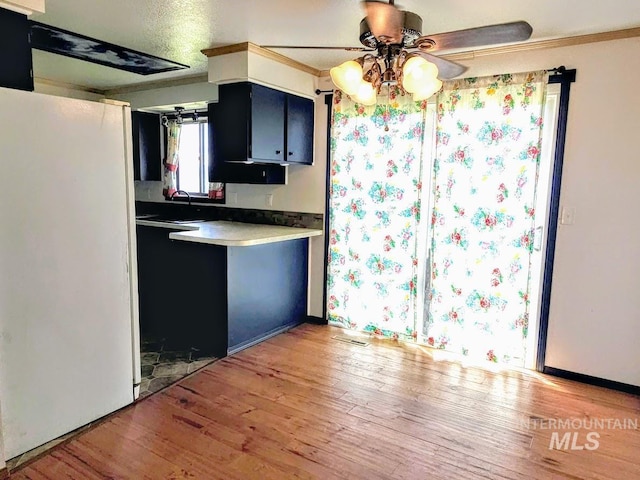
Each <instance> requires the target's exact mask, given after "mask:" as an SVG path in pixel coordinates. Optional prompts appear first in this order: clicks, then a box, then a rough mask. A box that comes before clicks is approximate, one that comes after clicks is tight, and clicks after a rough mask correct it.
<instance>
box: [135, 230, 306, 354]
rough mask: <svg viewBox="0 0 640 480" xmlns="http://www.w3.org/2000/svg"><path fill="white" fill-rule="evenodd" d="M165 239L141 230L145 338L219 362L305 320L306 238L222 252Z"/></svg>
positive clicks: (162, 232) (164, 233)
mask: <svg viewBox="0 0 640 480" xmlns="http://www.w3.org/2000/svg"><path fill="white" fill-rule="evenodd" d="M167 235H168V233H167V231H166V230H165V229H162V228H155V227H139V228H138V236H139V241H138V247H139V254H138V265H139V278H140V282H139V287H140V323H141V329H142V330H143V331H151V332H153V334H154V335H158V336H161V337H164V338H166V339H167V344H169V345H170V347H171V348H174V349H176V350H179V349H181V348H192V347H195V348H198V349H199V350H200V351H202V352H203V353H207V354H209V355H213V356H216V357H218V358H220V357H224V356H226V355H227V354H230V353H234V352H237V351H239V350H241V349H243V348H246V347H248V346H250V345H253V344H255V343H257V342H259V341H261V340H264V339H266V338H268V337H269V336H272V335H274V334H277V333H280V332H282V331H284V330H286V329H288V328H291V327H293V326H295V325H298V324H300V323H302V322H304V321H305V319H306V314H307V282H308V279H307V275H308V245H309V244H308V239H306V238H305V239H298V240H289V241H284V242H275V243H268V244H264V245H255V246H248V247H224V246H218V245H207V244H202V243H195V242H185V241H180V240H174V241H169V240H167V238H166V236H167ZM162 237H164V238H162Z"/></svg>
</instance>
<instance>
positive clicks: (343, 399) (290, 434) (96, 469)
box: [11, 325, 640, 480]
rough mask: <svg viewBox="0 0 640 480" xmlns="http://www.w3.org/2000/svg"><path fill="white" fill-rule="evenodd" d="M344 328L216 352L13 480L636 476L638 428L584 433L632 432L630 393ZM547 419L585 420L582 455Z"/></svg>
mask: <svg viewBox="0 0 640 480" xmlns="http://www.w3.org/2000/svg"><path fill="white" fill-rule="evenodd" d="M343 334H344V331H342V330H340V329H337V328H332V327H324V326H315V325H303V326H301V327H299V328H296V329H294V330H292V331H290V332H288V333H285V334H282V335H279V336H277V337H274V338H272V339H270V340H268V341H266V342H263V343H261V344H260V345H257V346H254V347H252V348H250V349H247V350H245V351H243V352H240V353H239V354H237V355H234V356H232V357H228V358H225V359H223V360H220V361H218V362H216V363H214V364H212V365H210V366H208V367H206V368H205V369H204V370H201V371H200V372H198V373H196V374H194V375H192V376H191V377H188V378H186V379H184V380H182V381H181V382H179V383H178V384H177V385H174V386H171V387H169V388H168V389H166V390H164V391H162V392H160V393H158V394H155V395H153V396H151V397H149V398H147V399H145V400H143V401H141V402H138V403H137V404H135V405H133V406H131V407H129V408H126V409H124V410H123V411H121V412H118V413H117V414H115V415H113V416H111V417H110V418H108V419H107V420H106V421H104V422H102V423H101V424H99V425H98V426H97V427H95V428H92V429H91V430H89V431H88V432H85V433H82V434H81V435H79V436H78V437H76V438H75V439H74V440H72V441H70V442H68V443H66V444H64V445H62V446H59V447H57V448H55V449H54V450H53V451H52V452H51V453H49V454H47V455H46V456H44V457H42V458H40V459H38V460H36V461H34V462H33V463H31V464H29V465H27V466H26V467H24V468H22V469H21V470H18V471H17V472H14V473H13V474H12V476H11V478H12V479H55V480H57V479H63V478H65V479H66V478H72V479H83V480H84V479H105V478H131V479H143V478H145V479H146V478H149V479H181V478H189V479H193V478H202V479H216V478H220V479H238V480H244V479H251V478H259V479H261V480H262V479H264V480H266V479H278V480H282V479H289V478H322V479H333V478H354V479H356V478H363V479H391V478H393V479H427V478H428V479H440V478H442V479H465V480H467V479H507V478H508V479H528V478H533V479H546V478H571V479H577V478H599V479H625V480H633V479H640V431H639V430H638V429H637V428H632V429H626V430H625V429H612V428H594V427H593V426H592V428H582V427H589V425H588V420H586V419H594V420H600V421H605V420H607V421H609V419H612V420H615V419H617V420H619V421H621V422H627V426H631V427H633V426H634V425H633V422H631V423H632V424H631V425H628V423H629V421H633V420H635V421H636V423H637V420H638V419H639V418H640V398H638V397H637V396H634V395H630V394H624V393H619V392H615V391H610V390H607V389H603V388H599V387H593V386H588V385H583V384H579V383H574V382H571V381H567V380H561V379H557V378H554V377H548V376H543V375H539V374H537V373H535V372H518V371H502V372H494V371H491V370H488V369H485V368H480V367H468V366H463V365H461V364H460V363H457V362H451V361H445V360H438V359H434V358H433V356H434V351H432V350H429V349H427V348H423V347H416V346H411V345H403V344H398V343H392V342H388V341H381V340H375V339H374V340H372V341H371V342H370V344H369V345H368V346H364V347H363V346H357V345H353V344H349V343H344V342H341V341H338V340H336V339H334V338H332V337H334V336H336V335H343ZM435 353H436V354H437V353H438V352H435ZM436 356H437V355H436ZM543 419H544V420H543ZM554 419H555V420H563V421H565V420H569V419H574V420H575V419H582V420H580V421H579V422H578V423H581V424H580V425H576V426H577V427H580V428H578V430H577V433H578V435H579V436H578V438H577V442H575V446H576V449H571V445H570V444H565V445H564V446H566V447H568V448H567V449H565V448H555V449H550V448H549V444H550V441H551V439H552V436H553V432H560V433H561V434H560V436H559V437H558V438H562V434H564V432H569V433H570V434H571V435H573V431H574V430H573V428H570V429H566V428H563V429H561V430H558V429H553V428H551V425H549V424H548V422H546V421H548V420H554ZM527 421H528V422H529V427H528V428H527V424H526V423H527ZM535 422H537V423H535ZM585 423H586V425H584V424H585ZM536 426H537V427H538V428H534V427H536ZM612 426H616V425H615V424H612ZM596 427H597V425H596ZM591 430H596V433H597V434H598V435H599V438H597V439H596V440H597V441H598V442H599V445H598V448H597V449H594V450H588V449H586V448H583V449H581V450H579V449H578V448H579V447H580V446H582V445H583V444H585V443H587V445H588V446H590V447H593V446H594V445H595V444H594V443H589V442H587V437H586V435H587V434H588V433H589V432H590V431H591ZM592 440H593V437H592ZM556 446H557V445H556Z"/></svg>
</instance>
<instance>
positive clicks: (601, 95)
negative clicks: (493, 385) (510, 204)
mask: <svg viewBox="0 0 640 480" xmlns="http://www.w3.org/2000/svg"><path fill="white" fill-rule="evenodd" d="M463 63H465V64H466V65H469V66H470V67H471V68H470V71H469V72H467V74H465V75H468V76H479V75H487V74H494V73H503V72H518V71H527V70H533V69H543V68H552V67H557V66H560V65H565V66H566V67H567V68H576V69H577V80H576V82H575V83H574V84H572V86H571V100H570V105H569V121H568V131H567V140H566V151H565V158H564V171H563V176H562V189H561V196H560V206H561V208H562V207H563V206H566V207H573V208H575V209H576V219H575V224H574V225H559V227H558V236H557V243H556V255H555V265H554V274H553V283H552V294H551V309H550V318H549V333H548V343H547V354H546V365H547V366H550V367H555V368H560V369H563V370H568V371H572V372H578V373H583V374H586V375H592V376H595V377H601V378H606V379H610V380H615V381H619V382H624V383H628V384H632V385H640V348H638V345H640V294H639V291H640V255H639V254H638V251H637V249H638V247H639V246H640V215H638V213H637V212H636V211H635V209H636V208H637V207H638V206H640V156H639V155H638V152H639V151H640V149H639V148H638V132H640V97H639V96H638V78H640V39H638V38H632V39H625V40H617V41H611V42H602V43H593V44H589V45H581V46H575V47H564V48H557V49H550V50H542V51H532V52H524V53H517V54H508V55H500V56H491V57H485V58H478V59H475V60H472V61H465V62H463Z"/></svg>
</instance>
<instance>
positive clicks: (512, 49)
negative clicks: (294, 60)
mask: <svg viewBox="0 0 640 480" xmlns="http://www.w3.org/2000/svg"><path fill="white" fill-rule="evenodd" d="M637 37H640V27H635V28H626V29H624V30H613V31H611V32H601V33H589V34H586V35H577V36H574V37H563V38H554V39H550V40H538V41H535V42H527V43H519V44H516V45H506V46H504V47H492V48H484V49H480V50H468V51H466V52H458V53H449V54H445V55H438V56H439V57H440V58H444V59H446V60H452V61H464V60H473V59H474V58H480V57H489V56H491V55H504V54H507V53H522V52H528V51H533V50H544V49H549V48H560V47H572V46H576V45H586V44H589V43H597V42H608V41H611V40H623V39H626V38H637ZM319 76H321V77H327V76H329V70H322V71H321V72H320V75H319Z"/></svg>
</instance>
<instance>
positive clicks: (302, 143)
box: [285, 95, 313, 165]
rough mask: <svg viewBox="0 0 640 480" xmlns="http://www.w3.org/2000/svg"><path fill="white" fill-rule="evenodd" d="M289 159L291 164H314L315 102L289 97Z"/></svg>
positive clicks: (293, 96)
mask: <svg viewBox="0 0 640 480" xmlns="http://www.w3.org/2000/svg"><path fill="white" fill-rule="evenodd" d="M286 143H287V158H286V160H285V161H286V162H289V163H303V164H307V165H311V163H312V162H313V101H312V100H309V99H308V98H302V97H297V96H295V95H287V135H286Z"/></svg>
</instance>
